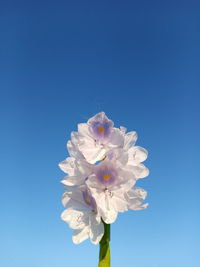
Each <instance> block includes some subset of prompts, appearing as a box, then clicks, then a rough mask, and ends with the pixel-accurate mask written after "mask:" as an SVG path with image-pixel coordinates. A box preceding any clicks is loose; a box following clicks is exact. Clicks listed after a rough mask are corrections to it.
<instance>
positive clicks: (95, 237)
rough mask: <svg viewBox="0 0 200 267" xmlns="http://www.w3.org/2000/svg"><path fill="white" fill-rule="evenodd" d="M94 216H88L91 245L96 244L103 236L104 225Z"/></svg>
mask: <svg viewBox="0 0 200 267" xmlns="http://www.w3.org/2000/svg"><path fill="white" fill-rule="evenodd" d="M97 217H99V216H95V215H94V214H91V215H90V239H91V242H92V243H93V244H98V243H99V242H100V241H101V239H102V237H103V234H104V225H103V223H102V222H101V220H99V219H100V217H99V218H97Z"/></svg>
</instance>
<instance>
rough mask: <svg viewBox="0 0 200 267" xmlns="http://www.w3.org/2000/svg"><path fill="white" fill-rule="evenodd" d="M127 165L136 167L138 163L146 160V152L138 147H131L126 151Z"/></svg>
mask: <svg viewBox="0 0 200 267" xmlns="http://www.w3.org/2000/svg"><path fill="white" fill-rule="evenodd" d="M128 155H129V159H128V164H129V165H137V164H138V163H140V162H143V161H145V160H146V159H147V156H148V152H147V150H146V149H144V148H143V147H140V146H133V147H131V148H130V149H129V150H128Z"/></svg>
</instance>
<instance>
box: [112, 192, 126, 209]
mask: <svg viewBox="0 0 200 267" xmlns="http://www.w3.org/2000/svg"><path fill="white" fill-rule="evenodd" d="M110 202H111V206H112V207H113V209H114V210H115V211H116V212H124V211H127V210H128V202H127V200H126V199H125V198H124V196H123V195H122V194H117V192H114V193H113V197H112V199H111V200H110Z"/></svg>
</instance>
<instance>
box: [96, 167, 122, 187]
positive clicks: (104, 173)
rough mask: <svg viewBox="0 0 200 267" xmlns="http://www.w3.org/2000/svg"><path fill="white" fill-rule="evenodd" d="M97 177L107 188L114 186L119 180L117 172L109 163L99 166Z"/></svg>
mask: <svg viewBox="0 0 200 267" xmlns="http://www.w3.org/2000/svg"><path fill="white" fill-rule="evenodd" d="M95 175H96V177H97V179H98V181H99V182H100V183H101V184H103V185H105V186H106V187H109V186H111V185H114V184H115V183H116V182H117V180H118V174H117V170H116V169H115V168H114V167H113V166H112V164H109V163H106V164H105V163H102V164H99V165H97V167H96V170H95Z"/></svg>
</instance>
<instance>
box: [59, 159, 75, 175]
mask: <svg viewBox="0 0 200 267" xmlns="http://www.w3.org/2000/svg"><path fill="white" fill-rule="evenodd" d="M74 161H75V159H74V158H72V157H68V158H66V159H65V160H63V161H62V162H60V163H59V167H60V169H61V170H62V171H63V172H65V173H67V174H69V175H74Z"/></svg>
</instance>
